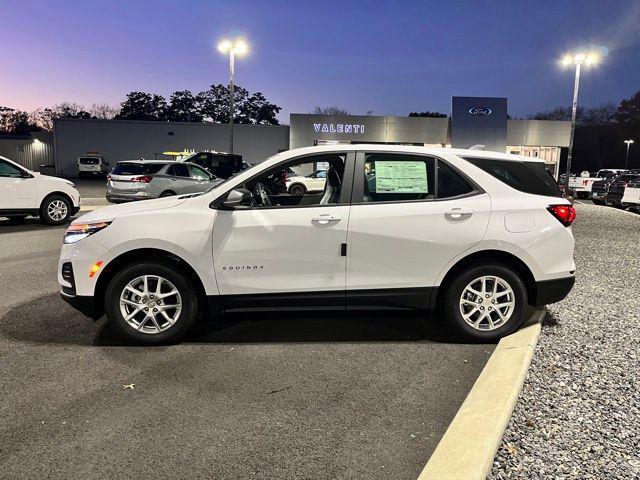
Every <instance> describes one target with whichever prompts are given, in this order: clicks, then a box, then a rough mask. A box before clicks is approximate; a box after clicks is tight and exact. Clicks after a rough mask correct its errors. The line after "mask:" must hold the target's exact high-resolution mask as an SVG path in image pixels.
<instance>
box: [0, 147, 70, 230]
mask: <svg viewBox="0 0 640 480" xmlns="http://www.w3.org/2000/svg"><path fill="white" fill-rule="evenodd" d="M78 210H80V193H79V192H78V190H76V188H75V187H74V185H73V183H72V182H70V181H68V180H65V179H62V178H56V177H50V176H48V175H41V174H40V173H38V172H32V171H30V170H28V169H26V168H25V167H23V166H21V165H18V164H17V163H15V162H12V161H11V160H9V159H8V158H5V157H0V217H9V218H10V219H12V220H13V221H22V220H24V219H25V218H26V217H28V216H29V215H36V216H39V217H40V219H41V220H42V221H43V222H45V223H48V224H49V225H60V224H62V223H65V222H67V221H68V220H69V218H70V217H71V216H72V215H75V214H76V213H77V212H78Z"/></svg>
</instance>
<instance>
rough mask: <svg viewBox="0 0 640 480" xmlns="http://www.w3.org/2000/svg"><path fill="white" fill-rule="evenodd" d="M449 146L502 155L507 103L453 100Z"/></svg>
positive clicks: (485, 100)
mask: <svg viewBox="0 0 640 480" xmlns="http://www.w3.org/2000/svg"><path fill="white" fill-rule="evenodd" d="M451 112H452V114H451V145H452V146H453V147H454V148H469V147H472V146H473V145H484V146H485V148H484V149H485V150H489V151H492V152H504V151H505V150H506V147H507V99H506V98H493V97H453V98H452V100H451Z"/></svg>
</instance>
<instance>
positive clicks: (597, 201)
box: [591, 198, 605, 205]
mask: <svg viewBox="0 0 640 480" xmlns="http://www.w3.org/2000/svg"><path fill="white" fill-rule="evenodd" d="M591 201H592V202H593V204H594V205H604V204H605V202H603V201H602V200H596V199H595V198H592V199H591Z"/></svg>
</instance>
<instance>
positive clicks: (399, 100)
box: [0, 0, 640, 123]
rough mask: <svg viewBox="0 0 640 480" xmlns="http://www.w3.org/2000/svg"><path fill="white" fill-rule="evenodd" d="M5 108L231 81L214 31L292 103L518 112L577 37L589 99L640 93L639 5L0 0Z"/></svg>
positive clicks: (543, 86) (549, 96)
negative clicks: (466, 102)
mask: <svg viewBox="0 0 640 480" xmlns="http://www.w3.org/2000/svg"><path fill="white" fill-rule="evenodd" d="M0 32H1V36H2V41H1V42H0V58H1V59H2V67H1V70H0V105H3V106H9V107H15V108H21V109H26V110H32V109H34V108H36V107H39V106H48V105H52V104H55V103H60V102H62V101H71V102H77V103H80V104H91V103H94V102H107V103H111V104H119V103H120V102H121V101H122V100H123V99H124V96H125V94H126V93H127V92H130V91H132V90H143V91H148V92H155V93H160V94H162V95H165V96H167V97H168V96H169V95H170V94H171V92H173V91H175V90H182V89H189V90H192V91H193V92H199V91H201V90H204V89H206V88H207V86H208V85H210V84H211V83H226V82H227V75H228V73H227V72H228V70H227V69H228V66H227V63H226V60H225V58H224V57H222V56H221V55H220V54H218V52H217V51H216V50H215V44H216V43H217V41H218V39H220V38H222V37H224V36H227V35H230V34H231V35H233V34H237V33H240V34H244V35H246V37H247V38H248V39H249V41H250V42H251V53H250V55H249V56H248V57H246V58H243V59H241V60H238V61H237V64H236V75H237V77H236V82H237V83H238V84H240V85H242V86H244V87H245V88H248V89H249V90H251V91H253V90H260V91H262V92H263V93H264V94H265V95H266V97H267V98H268V99H269V100H271V101H273V102H275V103H276V104H278V105H280V106H282V107H283V110H282V112H281V114H280V118H281V120H282V121H284V122H285V123H286V122H288V115H289V113H291V112H301V113H305V112H309V111H310V110H312V109H313V107H314V106H315V105H322V106H326V105H338V106H340V107H344V108H346V109H348V110H349V111H350V112H351V113H354V114H358V113H359V114H364V113H366V112H367V111H369V110H371V111H373V113H374V114H376V115H384V114H391V115H393V114H396V115H406V114H408V113H409V112H410V111H415V110H418V111H421V110H438V111H442V112H445V113H450V109H451V96H452V95H469V96H474V95H478V96H506V97H508V99H509V112H510V113H511V115H515V116H526V115H527V114H529V113H532V112H536V111H540V110H545V109H549V108H552V107H554V106H556V105H560V104H562V105H569V103H570V99H571V90H572V87H573V75H572V72H570V71H563V70H561V69H560V68H558V66H557V64H556V63H555V61H556V60H557V59H558V58H559V57H560V56H561V55H562V54H563V53H564V52H565V51H568V50H571V49H573V48H576V47H580V46H582V45H606V46H607V47H608V49H609V52H610V53H609V55H608V57H607V58H606V59H605V61H604V63H603V64H602V65H601V66H600V67H598V68H597V69H593V70H590V71H587V72H585V73H584V76H583V83H582V85H581V98H580V101H581V103H582V104H584V105H597V104H600V103H603V102H614V103H616V104H617V103H618V102H619V101H620V99H622V98H628V97H630V96H631V95H632V94H633V93H634V92H636V91H637V90H640V0H635V1H619V0H615V1H609V2H605V1H602V0H598V1H586V0H582V1H547V0H536V1H534V0H531V1H527V2H519V1H480V0H475V1H468V2H462V1H455V0H451V1H441V0H440V1H433V2H427V1H416V2H407V1H399V0H396V1H389V2H384V1H370V2H362V1H356V0H341V1H335V2H334V1H319V0H316V1H313V2H311V1H304V0H298V1H276V0H269V1H266V0H265V1H260V2H258V1H255V2H248V1H237V0H226V1H213V0H209V1H196V0H191V1H188V0H184V1H182V2H179V1H167V0H154V1H135V0H128V1H107V0H104V1H101V2H98V1H94V0H83V1H62V0H61V1H52V0H48V1H29V0H20V1H18V0H0Z"/></svg>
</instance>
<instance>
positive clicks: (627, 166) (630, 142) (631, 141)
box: [624, 140, 633, 170]
mask: <svg viewBox="0 0 640 480" xmlns="http://www.w3.org/2000/svg"><path fill="white" fill-rule="evenodd" d="M624 143H626V144H627V156H626V157H625V159H624V165H625V168H626V169H627V170H629V147H630V146H631V144H632V143H633V140H625V141H624Z"/></svg>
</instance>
